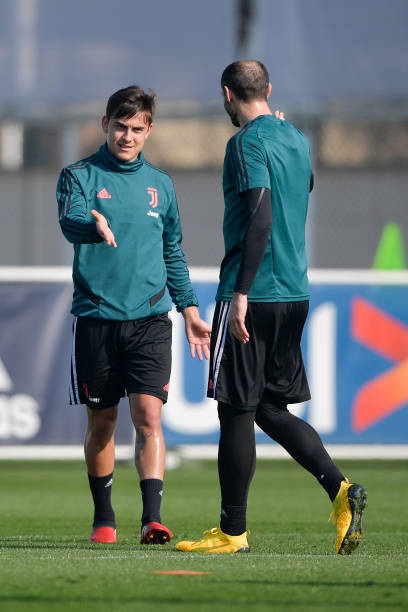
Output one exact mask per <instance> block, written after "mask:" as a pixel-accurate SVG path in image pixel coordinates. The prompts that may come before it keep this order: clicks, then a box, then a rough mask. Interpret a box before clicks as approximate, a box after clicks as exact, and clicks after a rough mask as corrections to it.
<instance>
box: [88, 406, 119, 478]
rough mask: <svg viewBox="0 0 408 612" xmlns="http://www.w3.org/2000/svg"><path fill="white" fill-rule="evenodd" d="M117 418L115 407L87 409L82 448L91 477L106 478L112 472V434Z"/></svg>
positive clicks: (116, 407)
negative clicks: (85, 429)
mask: <svg viewBox="0 0 408 612" xmlns="http://www.w3.org/2000/svg"><path fill="white" fill-rule="evenodd" d="M117 418H118V406H117V405H116V406H113V407H111V408H106V409H103V410H91V409H90V408H88V428H87V431H86V436H85V444H84V448H85V461H86V465H87V468H88V474H90V475H91V476H97V477H100V476H106V475H107V474H111V473H112V472H113V470H114V467H115V439H114V432H115V427H116V421H117Z"/></svg>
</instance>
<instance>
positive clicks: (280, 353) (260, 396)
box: [207, 300, 310, 410]
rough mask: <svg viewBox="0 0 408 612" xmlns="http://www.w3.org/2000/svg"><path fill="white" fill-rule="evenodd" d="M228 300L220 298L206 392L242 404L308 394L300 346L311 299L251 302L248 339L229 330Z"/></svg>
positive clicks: (298, 398) (300, 398)
mask: <svg viewBox="0 0 408 612" xmlns="http://www.w3.org/2000/svg"><path fill="white" fill-rule="evenodd" d="M230 306H231V303H230V302H217V304H216V308H215V312H214V319H213V326H212V333H211V357H210V370H209V379H208V390H207V396H208V397H211V398H214V399H216V400H218V401H219V402H223V403H225V404H230V405H232V406H234V407H236V408H239V409H241V410H256V407H257V406H258V404H259V403H260V402H262V401H263V402H267V403H272V404H273V403H276V404H279V405H282V404H294V403H297V402H303V401H306V400H308V399H310V391H309V385H308V382H307V377H306V372H305V368H304V365H303V358H302V351H301V348H300V341H301V337H302V331H303V327H304V324H305V321H306V317H307V314H308V310H309V302H308V301H307V300H305V301H301V302H273V303H271V302H268V303H264V302H249V303H248V311H247V316H246V327H247V329H248V332H249V335H250V340H249V342H248V343H247V344H242V343H241V342H239V341H238V340H237V339H236V338H235V337H234V336H233V335H232V334H231V332H230V331H229V325H228V313H229V309H230Z"/></svg>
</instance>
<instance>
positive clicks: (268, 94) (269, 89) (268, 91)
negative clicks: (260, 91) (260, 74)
mask: <svg viewBox="0 0 408 612" xmlns="http://www.w3.org/2000/svg"><path fill="white" fill-rule="evenodd" d="M271 93H272V83H268V88H267V90H266V99H268V98H269V96H270V95H271Z"/></svg>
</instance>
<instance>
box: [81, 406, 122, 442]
mask: <svg viewBox="0 0 408 612" xmlns="http://www.w3.org/2000/svg"><path fill="white" fill-rule="evenodd" d="M116 421H117V414H116V413H115V412H105V411H104V412H97V411H90V414H88V433H89V434H90V435H91V436H93V437H94V438H97V439H99V440H103V441H106V442H107V441H109V440H110V438H111V437H112V436H113V434H114V432H115V427H116Z"/></svg>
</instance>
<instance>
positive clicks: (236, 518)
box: [218, 402, 256, 535]
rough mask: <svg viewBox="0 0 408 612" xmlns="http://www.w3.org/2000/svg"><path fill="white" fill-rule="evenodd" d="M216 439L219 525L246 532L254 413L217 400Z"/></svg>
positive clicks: (252, 467) (233, 531) (235, 532)
mask: <svg viewBox="0 0 408 612" xmlns="http://www.w3.org/2000/svg"><path fill="white" fill-rule="evenodd" d="M218 416H219V419H220V441H219V446H218V476H219V481H220V488H221V520H220V527H221V529H222V531H223V532H224V533H227V534H228V535H240V534H241V533H244V531H246V507H247V498H248V491H249V487H250V484H251V481H252V477H253V475H254V471H255V462H256V450H255V433H254V416H255V415H254V413H253V412H250V411H241V410H236V409H235V408H234V407H233V406H229V405H227V404H223V403H221V402H219V403H218Z"/></svg>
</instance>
